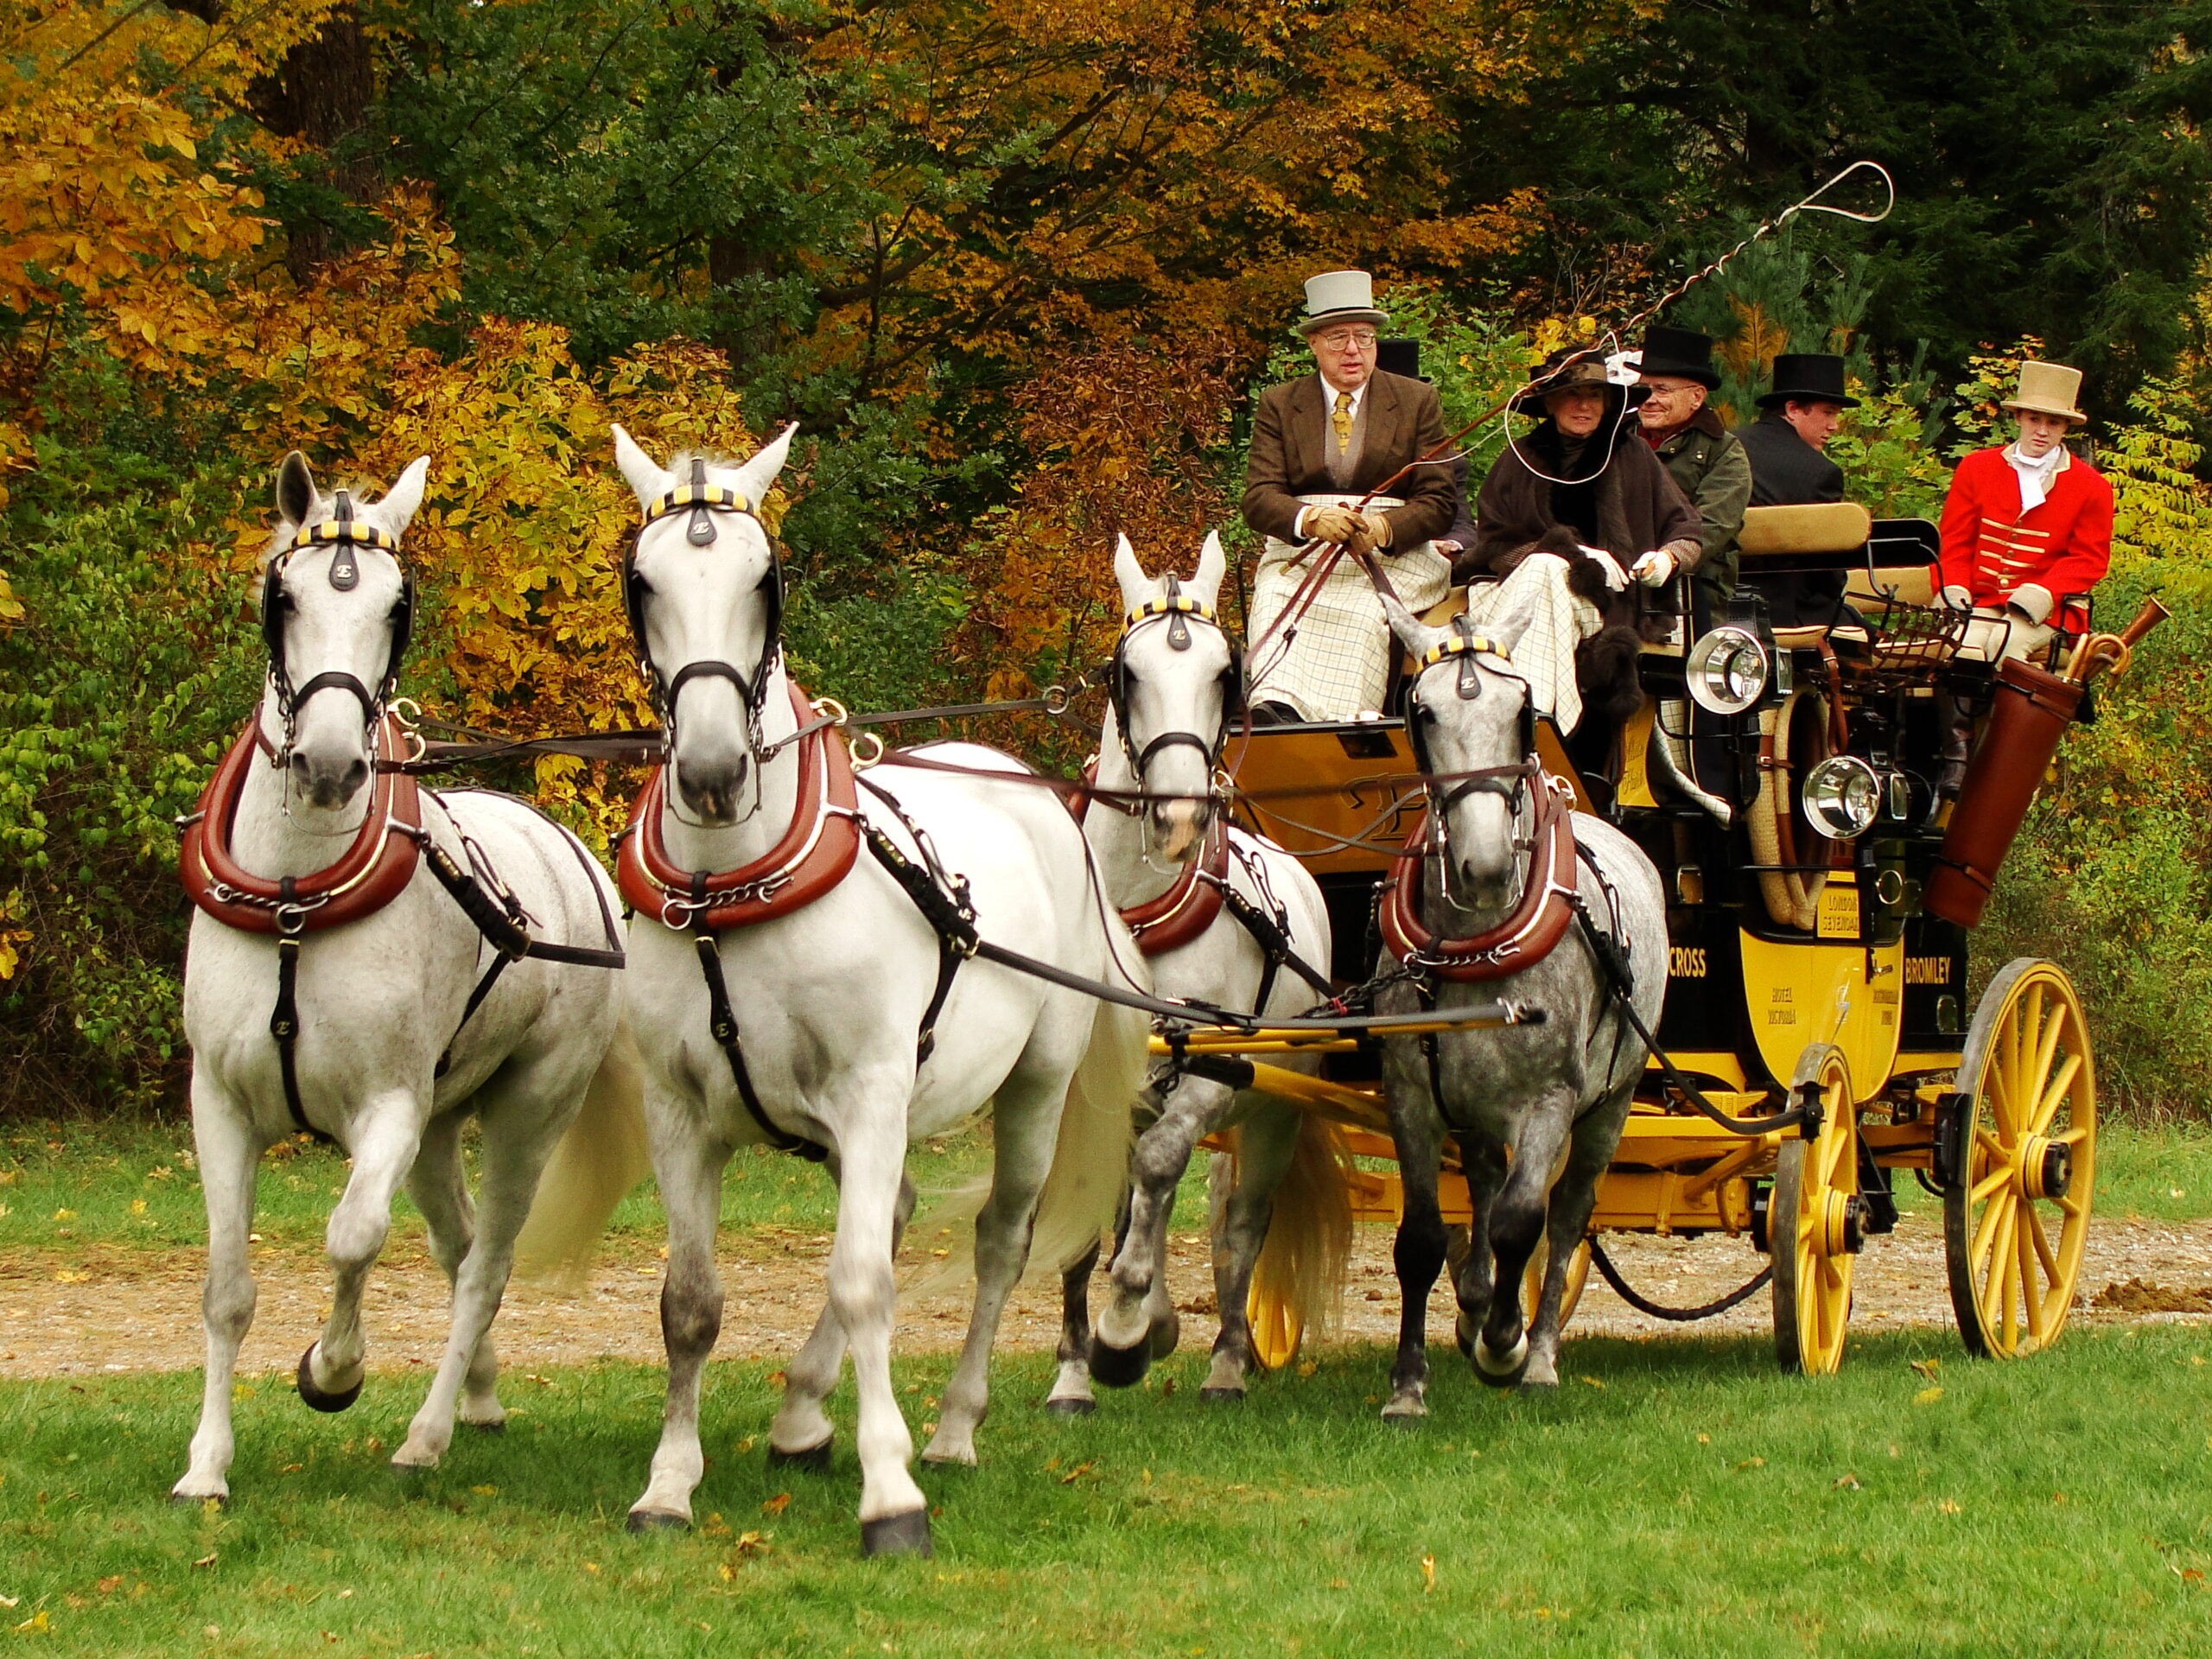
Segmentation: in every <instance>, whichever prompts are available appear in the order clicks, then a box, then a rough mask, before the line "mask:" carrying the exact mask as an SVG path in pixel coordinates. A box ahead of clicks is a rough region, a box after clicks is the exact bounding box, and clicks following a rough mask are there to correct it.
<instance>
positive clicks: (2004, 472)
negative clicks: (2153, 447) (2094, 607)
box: [1941, 448, 2113, 629]
mask: <svg viewBox="0 0 2212 1659" xmlns="http://www.w3.org/2000/svg"><path fill="white" fill-rule="evenodd" d="M2112 512H2113V495H2112V486H2111V485H2110V484H2109V483H2107V481H2106V480H2105V476H2104V474H2101V473H2100V472H2099V471H2098V470H2097V469H2096V468H2095V467H2092V466H2090V465H2089V464H2088V462H2087V461H2083V460H2082V458H2081V457H2080V456H2078V455H2073V454H2069V455H2068V456H2067V457H2066V461H2065V464H2064V465H2063V467H2060V469H2059V472H2058V475H2057V477H2056V478H2054V479H2053V480H2051V485H2050V495H2048V496H2047V497H2045V498H2044V501H2043V504H2042V505H2040V506H2038V507H2037V508H2036V510H2035V511H2034V512H2029V513H2023V512H2021V511H2020V480H2019V475H2018V474H2016V473H2015V472H2014V471H2013V470H2012V463H2011V462H2009V461H2006V460H2005V452H2004V450H2003V449H2001V448H1999V449H1980V450H1976V451H1975V452H1974V454H1970V455H1968V456H1967V458H1966V459H1965V460H1964V461H1961V462H1960V463H1959V469H1958V471H1957V472H1955V473H1954V474H1952V475H1951V491H1950V493H1949V494H1948V495H1947V496H1945V497H1944V498H1943V522H1942V566H1941V569H1942V585H1943V586H1945V587H1948V588H1965V589H1966V590H1967V592H1968V593H1969V594H1972V595H1973V597H1974V603H1975V604H1976V605H1979V606H1984V607H2001V606H2003V605H2004V604H2005V602H2006V601H2009V600H2015V599H2017V601H2018V604H2019V605H2020V607H2021V608H2022V609H2023V610H2024V611H2026V612H2027V613H2028V614H2029V615H2030V616H2031V617H2033V618H2034V619H2035V620H2037V621H2038V622H2042V621H2044V620H2049V618H2050V609H2051V607H2052V604H2053V602H2054V601H2058V600H2063V599H2064V598H2065V597H2066V596H2067V595H2068V594H2085V593H2087V592H2088V590H2089V589H2090V588H2093V587H2094V586H2095V585H2096V584H2097V582H2099V581H2100V580H2101V579H2102V577H2103V575H2104V574H2105V569H2106V567H2107V565H2109V564H2110V563H2112ZM2023 588H2040V589H2042V592H2041V593H2040V594H2028V593H2022V592H2021V591H2020V590H2021V589H2023ZM2038 612H2040V613H2041V614H2037V613H2038ZM2064 620H2065V625H2066V626H2068V627H2069V628H2077V629H2078V628H2081V627H2082V626H2086V625H2087V622H2088V617H2087V615H2086V614H2085V613H2083V612H2082V608H2081V607H2079V606H2070V605H2069V606H2068V607H2066V615H2065V619H2064Z"/></svg>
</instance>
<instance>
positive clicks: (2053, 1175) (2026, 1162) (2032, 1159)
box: [2019, 1135, 2074, 1198]
mask: <svg viewBox="0 0 2212 1659" xmlns="http://www.w3.org/2000/svg"><path fill="white" fill-rule="evenodd" d="M2019 1157H2020V1190H2021V1191H2022V1192H2024V1193H2026V1194H2027V1196H2028V1197H2030V1198H2064V1197H2065V1196H2066V1194H2067V1192H2069V1189H2071V1188H2072V1186H2073V1185H2074V1148H2073V1147H2069V1146H2063V1145H2061V1144H2060V1143H2059V1142H2057V1141H2050V1140H2047V1139H2045V1138H2044V1136H2042V1135H2030V1136H2029V1137H2028V1138H2027V1139H2026V1140H2025V1141H2022V1142H2021V1143H2020V1154H2019Z"/></svg>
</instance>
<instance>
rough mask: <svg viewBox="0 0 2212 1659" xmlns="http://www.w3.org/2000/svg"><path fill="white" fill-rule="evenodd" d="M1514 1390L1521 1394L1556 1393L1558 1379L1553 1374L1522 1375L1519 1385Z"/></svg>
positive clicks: (1557, 1390)
mask: <svg viewBox="0 0 2212 1659" xmlns="http://www.w3.org/2000/svg"><path fill="white" fill-rule="evenodd" d="M1516 1392H1519V1393H1522V1394H1556V1393H1558V1392H1559V1379H1558V1378H1557V1377H1555V1376H1546V1377H1534V1376H1523V1377H1522V1379H1521V1382H1520V1385H1519V1388H1518V1389H1517V1390H1516Z"/></svg>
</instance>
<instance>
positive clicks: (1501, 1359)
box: [1472, 1331, 1529, 1389]
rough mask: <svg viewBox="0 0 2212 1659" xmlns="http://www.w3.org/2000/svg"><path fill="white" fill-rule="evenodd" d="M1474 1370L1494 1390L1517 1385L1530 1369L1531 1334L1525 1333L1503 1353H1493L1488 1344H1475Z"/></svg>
mask: <svg viewBox="0 0 2212 1659" xmlns="http://www.w3.org/2000/svg"><path fill="white" fill-rule="evenodd" d="M1473 1359H1474V1364H1473V1366H1472V1370H1473V1371H1474V1373H1475V1375H1476V1376H1477V1377H1478V1378H1479V1379H1481V1381H1482V1382H1483V1383H1485V1384H1486V1385H1488V1386H1489V1387H1491V1388H1493V1389H1510V1388H1513V1387H1515V1386H1516V1385H1517V1384H1518V1383H1520V1381H1521V1378H1522V1376H1523V1375H1524V1374H1525V1373H1526V1372H1527V1371H1528V1369H1529V1333H1528V1332H1526V1331H1523V1332H1522V1333H1521V1340H1520V1341H1518V1342H1516V1343H1515V1344H1513V1346H1512V1348H1511V1349H1510V1351H1507V1352H1505V1353H1503V1354H1497V1353H1494V1352H1492V1351H1491V1347H1490V1344H1488V1343H1485V1342H1483V1341H1480V1340H1478V1341H1477V1342H1476V1344H1475V1351H1474V1355H1473Z"/></svg>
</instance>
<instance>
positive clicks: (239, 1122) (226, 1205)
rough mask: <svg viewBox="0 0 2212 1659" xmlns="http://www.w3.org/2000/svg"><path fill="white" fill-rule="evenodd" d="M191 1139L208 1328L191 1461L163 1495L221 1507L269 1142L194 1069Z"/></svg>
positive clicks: (227, 1493) (251, 1301)
mask: <svg viewBox="0 0 2212 1659" xmlns="http://www.w3.org/2000/svg"><path fill="white" fill-rule="evenodd" d="M192 1139H193V1144H194V1147H195V1148H196V1156H197V1159H198V1162H199V1165H200V1188H201V1191H202V1192H203V1194H204V1196H205V1197H206V1199H207V1287H206V1289H205V1290H204V1291H203V1292H202V1293H201V1294H200V1316H201V1319H203V1321H204V1322H205V1324H206V1325H207V1370H206V1373H205V1375H204V1377H203V1380H202V1383H201V1388H200V1427H198V1428H197V1429H196V1430H195V1431H194V1433H193V1436H192V1449H191V1453H190V1461H189V1462H188V1464H187V1465H186V1467H185V1471H184V1477H183V1478H182V1479H181V1480H179V1481H178V1482H177V1484H175V1487H173V1488H172V1489H171V1491H170V1493H169V1496H170V1497H172V1498H174V1499H175V1501H177V1502H178V1503H205V1502H214V1503H221V1502H222V1501H223V1500H224V1499H226V1498H227V1497H229V1496H230V1493H231V1488H230V1483H229V1478H228V1477H229V1473H230V1467H231V1457H232V1452H233V1450H234V1446H235V1442H234V1441H233V1440H232V1433H231V1388H232V1383H233V1381H234V1379H235V1377H236V1376H237V1372H238V1344H240V1343H242V1342H244V1341H245V1333H246V1332H247V1330H248V1329H249V1328H251V1325H252V1324H253V1304H254V1286H253V1268H252V1266H251V1262H250V1261H249V1259H248V1256H247V1254H246V1244H247V1238H246V1234H247V1232H248V1230H250V1229H251V1227H252V1225H253V1184H254V1174H255V1172H256V1171H257V1169H258V1168H259V1166H260V1163H261V1154H263V1153H264V1152H265V1151H267V1150H268V1143H267V1142H266V1141H264V1140H263V1139H262V1137H261V1136H260V1135H259V1134H257V1132H256V1131H255V1129H254V1128H253V1125H252V1122H251V1120H250V1119H249V1118H248V1117H247V1116H246V1115H245V1112H243V1111H242V1110H240V1109H238V1105H237V1104H236V1103H234V1102H233V1101H232V1100H231V1098H230V1097H229V1096H226V1095H225V1094H223V1093H222V1092H221V1091H220V1090H218V1089H217V1088H216V1087H215V1085H214V1084H212V1083H208V1082H206V1081H204V1080H203V1079H202V1078H201V1077H200V1074H199V1073H198V1072H197V1071H194V1074H193V1078H192Z"/></svg>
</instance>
